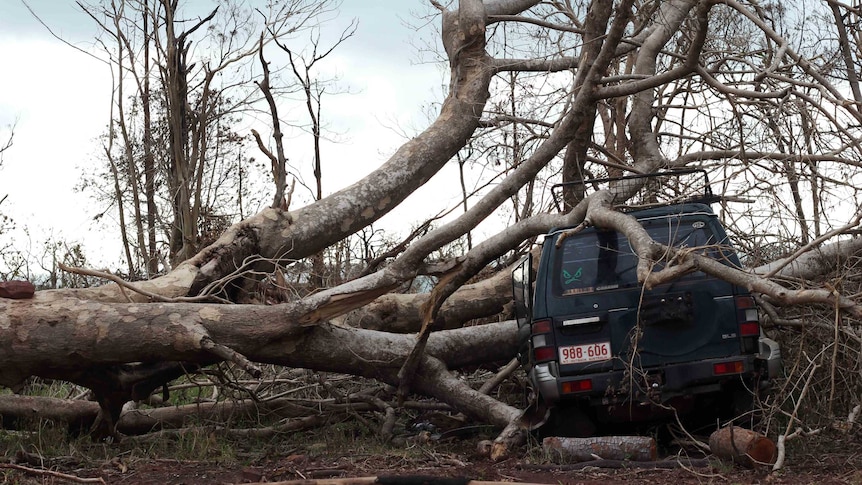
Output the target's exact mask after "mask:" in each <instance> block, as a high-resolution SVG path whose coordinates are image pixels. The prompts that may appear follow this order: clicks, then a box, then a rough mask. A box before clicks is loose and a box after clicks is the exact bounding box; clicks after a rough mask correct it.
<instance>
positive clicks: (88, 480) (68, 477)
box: [0, 463, 105, 483]
mask: <svg viewBox="0 0 862 485" xmlns="http://www.w3.org/2000/svg"><path fill="white" fill-rule="evenodd" d="M0 468H10V469H12V470H19V471H22V472H24V473H29V474H31V475H40V476H48V477H55V478H62V479H63V480H69V481H70V482H75V483H105V480H104V479H103V478H102V477H96V478H82V477H76V476H75V475H69V474H66V473H60V472H55V471H52V470H39V469H37V468H30V467H28V466H23V465H14V464H12V463H0Z"/></svg>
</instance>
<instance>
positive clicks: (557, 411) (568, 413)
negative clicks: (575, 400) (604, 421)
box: [537, 405, 597, 438]
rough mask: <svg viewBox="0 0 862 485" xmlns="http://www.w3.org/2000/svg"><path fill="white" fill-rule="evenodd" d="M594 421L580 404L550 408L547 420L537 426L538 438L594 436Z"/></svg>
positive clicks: (595, 428)
mask: <svg viewBox="0 0 862 485" xmlns="http://www.w3.org/2000/svg"><path fill="white" fill-rule="evenodd" d="M596 430H597V427H596V423H595V421H594V420H593V419H592V418H591V417H590V416H589V414H588V413H587V412H585V411H584V410H583V409H582V408H581V407H580V406H576V405H565V406H557V407H554V408H553V409H551V414H550V416H549V417H548V421H547V422H545V424H543V425H542V426H541V427H539V428H538V430H537V433H538V435H539V438H545V437H548V436H566V437H571V438H587V437H590V436H595V434H596Z"/></svg>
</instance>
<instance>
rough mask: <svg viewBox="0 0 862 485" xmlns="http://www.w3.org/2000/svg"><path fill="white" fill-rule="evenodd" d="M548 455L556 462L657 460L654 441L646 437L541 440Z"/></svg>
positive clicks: (552, 438)
mask: <svg viewBox="0 0 862 485" xmlns="http://www.w3.org/2000/svg"><path fill="white" fill-rule="evenodd" d="M542 448H543V449H544V450H545V454H546V455H548V457H549V458H550V459H551V461H554V462H556V463H571V462H580V461H591V460H600V459H601V460H631V461H656V460H657V459H658V451H657V449H656V442H655V439H653V438H650V437H646V436H595V437H591V438H561V437H557V436H549V437H547V438H545V439H544V440H543V441H542Z"/></svg>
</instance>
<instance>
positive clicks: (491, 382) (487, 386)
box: [479, 357, 521, 394]
mask: <svg viewBox="0 0 862 485" xmlns="http://www.w3.org/2000/svg"><path fill="white" fill-rule="evenodd" d="M520 365H521V363H520V362H518V358H517V357H515V358H514V359H512V360H510V361H509V363H508V364H506V366H505V367H503V368H502V369H500V372H497V374H496V375H495V376H494V377H492V378H491V379H488V380H487V381H485V383H484V384H482V387H480V388H479V392H481V393H482V394H488V393H489V392H491V390H492V389H494V388H495V387H497V386H499V385H500V383H501V382H503V381H504V380H506V378H507V377H509V376H510V375H512V372H515V370H517V369H518V366H520Z"/></svg>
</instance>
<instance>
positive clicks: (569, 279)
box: [563, 268, 583, 285]
mask: <svg viewBox="0 0 862 485" xmlns="http://www.w3.org/2000/svg"><path fill="white" fill-rule="evenodd" d="M581 274H583V268H578V270H577V271H575V274H571V273H569V272H568V271H566V270H563V278H564V279H563V281H564V282H565V284H567V285H570V284H572V283H574V282H576V281H579V280H580V279H581Z"/></svg>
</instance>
